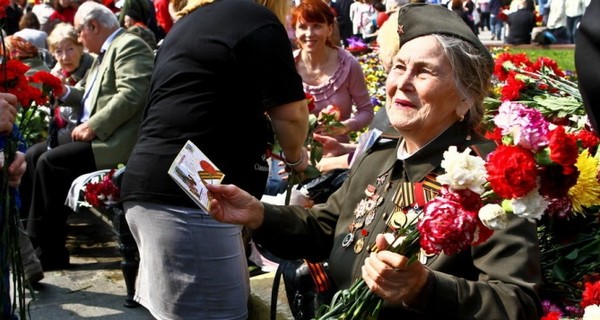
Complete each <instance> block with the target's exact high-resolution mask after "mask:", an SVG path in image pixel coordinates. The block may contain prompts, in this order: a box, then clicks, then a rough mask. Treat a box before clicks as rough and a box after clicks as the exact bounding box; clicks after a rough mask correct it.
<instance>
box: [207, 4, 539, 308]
mask: <svg viewBox="0 0 600 320" xmlns="http://www.w3.org/2000/svg"><path fill="white" fill-rule="evenodd" d="M398 35H399V39H400V50H399V51H398V53H397V54H396V55H395V56H394V58H393V60H392V67H391V70H390V73H389V76H388V79H387V84H386V92H387V103H386V111H387V114H388V117H389V120H390V123H391V124H392V126H393V127H394V128H395V129H396V130H397V131H398V132H399V133H400V136H401V138H400V139H399V140H398V141H397V142H396V141H391V142H389V143H385V142H383V141H381V142H379V143H376V144H374V145H373V146H372V147H371V149H369V150H367V151H366V152H365V153H364V154H362V155H361V156H360V157H359V158H358V159H356V161H355V162H354V163H353V165H352V167H351V171H350V176H349V178H348V179H347V180H346V181H345V183H344V184H343V185H342V187H341V188H340V189H339V190H338V191H337V192H336V193H334V194H333V195H332V196H331V197H330V198H329V199H328V201H327V202H326V203H324V204H321V205H316V206H314V207H313V208H311V209H305V208H302V207H298V206H276V205H270V204H265V203H261V202H259V201H258V200H256V199H255V198H253V197H251V196H250V195H248V194H247V193H245V192H243V191H242V190H241V189H239V188H237V187H236V186H233V185H211V186H208V187H209V189H210V191H211V192H212V193H213V196H214V199H213V200H212V209H211V214H212V215H213V216H214V217H215V219H217V220H219V221H222V222H227V223H236V224H243V225H245V226H247V227H248V228H250V229H251V230H253V239H254V240H255V241H256V242H257V243H259V244H261V245H262V246H263V247H265V248H266V249H267V250H269V251H270V252H272V253H274V254H276V255H279V256H281V257H284V258H288V259H289V258H306V259H309V260H313V261H319V260H323V259H328V260H329V267H330V270H329V271H330V278H331V279H332V281H333V282H334V284H335V285H336V286H337V288H338V289H346V288H349V287H350V286H351V285H352V284H353V283H354V281H355V280H356V279H358V278H361V277H362V278H363V279H364V280H365V283H366V284H367V286H368V287H369V288H370V290H371V291H372V292H373V293H375V294H376V295H378V296H379V297H381V298H382V299H383V300H384V305H383V308H382V311H381V312H380V313H379V317H378V318H379V319H415V318H418V319H421V318H426V319H443V318H448V319H458V318H461V319H539V316H540V313H541V311H540V310H541V307H540V302H539V298H538V296H537V293H536V289H537V287H538V286H539V285H540V282H541V271H540V262H539V254H538V243H537V236H536V226H535V224H534V223H532V222H530V221H528V220H526V219H522V218H518V217H514V216H512V217H511V218H510V221H509V224H508V226H507V228H505V229H503V230H498V231H496V232H495V233H494V234H493V235H492V236H491V237H490V238H489V239H488V240H486V241H485V242H484V243H482V244H480V245H478V246H473V247H472V248H470V249H469V250H465V251H462V252H460V253H458V254H454V255H445V254H443V253H442V254H439V255H436V256H430V257H427V256H421V257H420V259H419V261H420V263H419V262H414V263H410V264H408V261H409V259H408V257H406V256H402V255H400V254H397V253H393V252H391V251H387V250H385V248H386V247H387V242H386V240H385V237H384V236H383V234H384V233H386V232H388V231H389V229H390V227H391V226H390V223H391V221H393V219H390V217H391V216H393V215H394V214H396V213H398V212H402V211H405V210H407V209H408V208H412V207H413V206H414V205H415V204H417V205H419V206H422V203H420V202H419V201H418V200H419V198H421V199H424V200H429V199H431V198H432V197H433V196H432V194H435V193H436V191H438V189H436V187H435V186H431V185H432V183H423V184H420V182H423V181H424V180H426V179H429V177H430V176H431V175H435V174H442V173H443V172H444V171H443V169H442V168H441V166H440V163H441V161H442V158H443V153H444V151H446V150H447V149H448V148H449V146H456V147H457V148H458V149H459V150H461V149H465V148H467V147H471V149H477V150H479V151H480V154H482V155H483V156H485V154H487V153H489V152H491V151H492V150H493V149H494V144H493V143H492V142H490V141H487V140H485V139H484V138H483V137H482V136H481V135H479V134H478V133H477V131H476V128H477V126H478V124H479V122H480V120H481V119H482V116H483V107H482V101H483V98H484V97H485V96H486V94H487V92H488V89H489V85H490V78H491V74H492V70H493V59H492V57H491V55H490V53H489V52H488V50H487V49H486V47H485V46H484V45H483V44H482V43H481V42H480V41H479V39H478V38H477V36H475V35H474V34H473V32H472V31H471V29H470V28H469V27H468V26H467V25H466V24H465V23H464V22H462V20H461V19H460V18H459V17H458V16H457V15H456V14H454V13H453V12H451V11H449V10H447V9H445V8H443V7H441V6H435V5H428V4H409V5H406V6H404V7H402V8H401V9H400V11H399V14H398ZM417 185H421V186H422V188H420V189H419V188H416V186H417ZM419 193H420V194H421V196H419ZM369 195H377V196H378V198H382V199H383V201H381V203H379V202H378V205H377V206H375V208H374V209H372V212H371V211H370V212H369V214H372V215H373V216H372V217H371V218H372V219H369V220H368V221H365V222H364V223H358V222H359V221H358V218H359V217H358V215H359V214H358V213H360V212H359V211H360V210H359V208H360V207H359V204H360V203H361V201H362V200H365V199H367V197H369ZM413 199H416V201H415V200H413ZM421 202H422V201H421ZM374 248H377V249H379V250H373V249H374Z"/></svg>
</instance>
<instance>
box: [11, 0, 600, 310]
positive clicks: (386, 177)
mask: <svg viewBox="0 0 600 320" xmlns="http://www.w3.org/2000/svg"><path fill="white" fill-rule="evenodd" d="M21 1H22V0H13V1H12V2H11V6H10V7H8V8H9V9H10V10H9V9H8V8H7V16H6V18H4V19H5V24H4V26H5V28H4V30H3V32H5V33H6V34H7V37H6V38H5V43H6V49H7V52H6V53H3V54H5V55H6V56H7V57H9V58H11V59H19V60H21V61H23V62H24V63H26V64H27V65H29V66H30V67H31V70H32V71H33V70H46V71H49V72H52V73H53V74H54V75H55V76H57V77H58V78H59V79H60V80H61V81H62V84H63V87H64V92H63V93H62V94H61V95H60V96H57V97H56V103H55V104H54V105H52V106H51V108H50V120H49V121H50V123H51V125H50V129H51V131H50V132H49V137H50V138H49V140H48V141H40V142H39V143H37V144H35V145H32V146H28V150H27V151H26V152H25V153H24V154H20V155H19V156H18V157H17V159H16V160H15V162H14V163H13V164H11V165H10V169H9V173H10V174H11V182H12V185H13V186H15V187H16V186H18V187H19V188H20V191H21V196H22V206H21V211H20V214H21V218H22V221H23V225H24V226H23V229H24V230H25V232H24V233H23V235H26V236H22V237H21V238H20V242H21V248H22V252H21V254H22V256H23V262H24V264H25V266H26V268H25V273H26V279H27V281H29V282H30V283H31V284H34V283H37V282H39V281H40V280H41V279H42V278H43V271H50V270H58V269H65V268H69V267H70V266H71V265H70V257H69V252H68V250H67V248H66V238H67V232H68V229H67V218H68V216H69V214H70V213H71V210H70V209H69V208H68V207H66V206H65V205H64V199H65V198H66V196H67V193H68V189H69V187H70V185H71V182H72V181H73V180H74V179H75V178H77V177H78V176H79V175H82V174H84V173H88V172H93V171H96V170H100V169H109V168H115V167H117V166H118V165H119V164H126V166H127V167H126V170H125V173H124V176H123V181H122V185H121V201H122V205H123V208H124V210H125V213H126V219H127V223H128V224H129V227H130V229H131V232H132V234H133V237H134V238H135V241H136V243H137V245H138V248H139V252H140V266H139V275H138V279H137V281H136V290H135V297H134V298H135V300H136V301H137V302H139V303H140V304H141V305H142V306H144V307H145V308H147V309H148V310H149V311H150V313H151V314H152V315H153V316H154V317H155V318H157V319H188V318H201V319H209V318H210V319H247V318H248V299H249V294H250V284H249V276H248V252H247V251H246V250H247V248H246V246H245V243H244V238H243V237H242V233H243V232H242V229H245V230H248V231H249V232H250V234H251V236H252V241H253V242H255V243H256V244H258V245H260V247H261V248H263V249H264V250H266V251H268V252H269V253H271V254H274V255H276V256H277V257H280V258H285V259H296V258H304V259H308V260H311V261H322V260H328V261H329V266H330V274H331V279H332V281H333V285H334V287H335V288H339V289H346V288H348V287H350V286H351V285H352V283H353V282H354V280H356V279H357V278H362V279H364V280H365V283H366V284H367V285H368V287H369V288H370V289H371V290H372V292H374V293H375V294H377V295H378V296H379V297H381V298H382V299H384V301H385V302H384V305H383V310H382V312H381V314H380V315H379V319H398V318H402V317H408V318H409V319H413V318H441V317H449V318H482V319H490V318H495V317H497V316H498V315H502V318H507V319H539V317H540V316H541V303H540V301H539V297H538V296H537V293H536V290H537V288H538V287H539V286H540V282H541V271H540V265H539V251H538V244H537V236H536V231H535V224H534V223H532V222H531V221H528V220H526V219H522V218H516V217H515V218H512V219H511V221H510V223H509V226H508V227H507V228H506V229H504V230H500V231H496V232H495V233H494V235H493V236H492V237H491V238H490V239H489V240H487V241H486V242H485V243H483V244H481V245H479V246H477V247H474V248H472V249H471V250H468V251H467V252H463V253H461V254H458V255H452V256H450V255H445V254H439V255H437V256H433V257H432V256H426V255H422V256H420V258H419V261H418V262H417V263H409V257H406V256H403V255H401V254H398V253H392V252H390V251H388V250H386V248H387V241H386V239H385V238H384V236H383V234H384V233H386V232H388V231H389V230H390V229H393V228H394V221H397V219H400V218H401V217H400V216H404V215H406V214H407V213H408V212H409V211H410V210H418V208H419V207H421V208H422V206H423V204H424V203H420V202H419V201H417V200H415V199H420V198H424V199H425V200H428V199H430V198H431V197H433V196H434V195H435V194H436V193H437V192H439V188H436V187H435V186H428V187H426V188H427V189H426V190H423V189H422V188H423V184H422V181H423V180H424V179H426V178H427V177H431V176H432V175H436V174H440V173H441V170H442V169H441V167H440V162H441V160H442V154H443V152H444V151H445V150H447V149H448V147H449V146H457V147H458V148H459V149H466V148H476V149H477V150H479V151H481V153H480V154H479V155H480V156H482V157H485V155H486V154H488V153H490V152H491V151H492V150H493V149H494V147H495V145H494V143H492V142H490V141H488V140H486V139H485V138H484V137H482V136H481V135H480V134H479V132H477V127H478V125H479V123H480V121H481V120H482V117H483V112H484V110H483V104H482V102H483V99H484V98H485V97H486V96H487V94H488V91H489V89H490V84H491V77H492V71H493V59H492V57H491V55H490V53H489V50H488V49H487V48H486V47H485V46H484V45H483V43H482V42H481V41H480V39H479V38H478V35H477V34H478V33H479V31H480V30H483V28H489V29H490V30H491V31H492V33H493V35H494V37H496V38H497V39H504V34H505V32H504V31H503V28H504V27H505V23H506V24H507V25H508V26H510V31H509V32H508V36H507V37H506V42H507V43H514V44H519V43H527V42H531V31H529V34H527V33H522V34H521V33H517V32H516V31H517V30H521V29H529V28H533V26H532V20H531V19H532V17H533V19H535V17H534V16H532V15H533V13H532V7H531V6H532V5H533V6H534V7H537V8H539V9H545V8H546V6H547V7H548V8H549V9H550V10H549V11H548V20H547V22H546V27H547V28H548V29H556V26H558V24H557V23H559V21H558V20H561V19H563V18H562V17H563V16H564V20H565V21H569V22H568V23H567V22H565V25H564V28H565V30H566V32H567V33H566V34H567V36H566V38H567V39H568V41H569V42H570V41H576V40H577V39H579V38H578V37H576V32H575V30H576V28H573V26H577V24H578V22H579V19H581V17H582V16H583V10H585V8H586V6H587V5H588V4H589V1H588V3H585V1H582V2H581V6H580V7H579V8H581V9H582V10H580V11H577V12H576V11H575V10H573V11H571V9H572V8H571V9H568V8H567V7H569V6H570V5H572V4H573V3H574V2H575V1H573V2H571V1H570V0H569V1H565V0H552V1H551V2H550V1H549V2H548V3H543V1H539V3H537V4H533V2H532V1H527V0H514V1H512V2H513V4H514V8H513V9H514V10H513V11H514V12H513V13H509V12H508V11H499V10H505V9H503V6H504V5H505V3H503V2H502V1H496V0H490V1H485V0H466V1H464V2H463V1H450V2H449V3H433V1H429V2H430V3H427V2H428V1H400V0H396V1H394V0H387V1H375V2H370V1H369V0H365V1H363V0H356V1H354V2H352V1H347V0H338V1H335V2H334V3H328V2H325V1H323V0H302V1H300V2H298V3H297V4H295V5H293V8H290V6H292V3H291V2H289V1H267V0H265V1H263V0H259V1H249V0H219V1H211V0H187V1H163V0H154V2H152V1H150V0H124V1H121V2H119V1H117V2H106V1H105V2H96V1H85V2H82V3H80V2H78V1H73V0H55V1H54V2H52V3H47V2H43V3H40V4H36V5H35V6H33V7H32V8H30V7H29V6H27V4H26V3H22V2H21ZM408 2H411V3H408ZM567 2H568V3H570V5H566V6H565V4H566V3H567ZM577 2H578V3H579V1H577ZM498 3H500V5H498ZM597 3H598V2H597V1H596V4H597ZM561 4H562V5H561ZM596 4H594V5H590V8H593V9H592V10H598V9H597V7H598V5H596ZM594 6H595V7H594ZM563 7H564V8H563ZM290 9H291V11H290ZM506 10H512V9H506ZM553 12H554V13H553ZM502 14H506V15H507V18H506V19H504V18H501V15H502ZM557 14H560V15H561V18H557V17H556V16H555V15H557ZM357 17H360V18H357ZM367 17H368V18H367ZM588 20H589V21H591V22H589V23H594V22H593V21H595V20H592V19H589V18H588ZM230 21H235V23H229V22H230ZM15 22H17V23H16V24H15ZM20 22H22V23H20ZM534 25H535V24H534ZM569 25H571V26H572V28H569ZM290 30H292V31H293V36H290V32H289V31H290ZM528 35H529V36H528ZM352 37H356V38H358V39H362V40H365V41H377V42H378V44H379V47H380V58H381V63H382V64H383V65H384V67H385V70H386V72H387V73H388V77H387V82H386V85H385V92H386V102H385V106H384V107H382V109H381V110H380V111H378V112H377V113H374V105H373V102H372V100H371V97H369V92H368V90H367V86H366V82H365V76H364V74H363V71H362V69H361V67H360V65H359V63H358V60H357V59H356V57H355V56H354V55H352V54H351V53H350V52H349V51H348V50H346V49H347V48H348V46H349V45H350V42H349V39H351V38H352ZM369 38H371V39H370V40H369ZM580 41H584V42H582V43H583V45H585V46H586V48H588V49H589V51H590V54H592V55H587V53H586V54H583V53H580V52H578V57H580V63H582V62H581V61H584V59H587V61H590V59H592V58H594V57H596V56H594V55H593V53H594V52H595V53H597V52H598V48H597V46H596V47H594V43H595V42H594V41H593V40H590V38H589V36H588V35H587V34H586V36H585V37H584V38H583V39H581V40H577V42H580ZM590 76H593V75H590ZM589 83H594V82H593V81H589ZM590 90H593V89H590ZM306 94H309V95H310V96H311V97H312V100H313V103H314V106H315V107H314V109H312V110H311V111H309V109H308V106H307V101H306V96H307V95H306ZM584 97H585V99H586V107H587V108H588V109H589V110H588V111H589V112H590V114H591V117H592V119H591V120H592V123H594V124H595V123H597V120H596V119H595V118H594V117H595V114H594V113H593V110H592V109H591V108H589V107H588V105H589V104H590V103H589V102H590V101H593V99H594V96H593V95H584ZM331 105H335V106H336V107H338V108H339V111H340V115H341V117H340V121H341V124H342V125H341V126H338V127H336V128H335V129H334V130H323V131H318V132H317V133H315V139H318V140H319V141H321V142H322V143H323V145H324V147H325V150H324V151H325V152H324V154H325V156H326V158H329V159H325V160H324V161H323V163H324V165H322V166H321V167H320V169H321V171H323V172H324V171H327V170H330V169H334V168H349V170H350V171H349V172H350V173H349V175H348V178H347V179H346V181H345V182H344V184H343V185H342V186H341V188H340V189H339V190H338V191H337V192H336V193H335V194H333V195H332V196H331V197H329V198H328V199H327V201H326V202H325V203H321V204H315V205H313V204H310V205H307V204H305V203H302V204H293V205H275V204H269V203H265V202H261V201H260V199H261V198H262V197H263V195H264V194H265V193H267V194H268V193H269V192H273V190H276V191H275V192H282V191H283V190H282V189H281V188H278V187H275V188H273V186H271V187H269V185H270V184H271V183H281V182H282V181H284V180H282V179H279V178H277V177H279V174H280V173H281V172H280V171H284V172H292V171H294V172H297V173H298V174H301V173H302V172H303V171H304V170H305V169H306V168H307V166H308V165H309V159H310V153H309V152H310V150H307V148H306V147H305V145H304V143H305V140H306V138H307V134H308V132H307V128H308V118H309V112H312V113H313V114H314V115H316V116H318V115H319V113H320V112H321V111H323V110H324V109H326V108H327V107H329V106H331ZM17 108H18V107H17V101H16V99H15V98H14V96H13V95H11V94H6V93H0V132H1V133H2V134H4V135H5V134H7V133H8V132H10V131H11V130H12V128H13V127H14V121H15V115H16V113H17ZM367 128H368V129H371V131H369V132H379V133H377V135H376V136H375V138H374V139H373V140H374V141H370V142H369V144H368V145H367V146H364V145H361V144H358V145H357V144H353V143H351V141H350V138H349V137H350V136H349V134H351V133H353V132H360V131H364V130H367ZM52 129H53V130H54V131H52ZM227 131H230V133H227ZM240 132H241V133H243V135H239V133H240ZM187 141H192V142H193V143H194V144H196V145H197V146H198V147H199V148H200V149H201V150H202V151H203V152H204V153H205V154H206V155H207V156H208V157H209V158H210V159H211V161H212V162H213V163H215V164H216V166H217V167H218V168H219V169H220V170H221V171H222V172H223V173H224V174H225V178H224V180H223V183H222V184H221V185H207V188H208V189H209V190H210V191H211V193H212V196H213V199H212V201H211V208H210V210H209V212H205V211H203V210H201V209H200V208H198V207H197V206H196V205H195V203H194V202H193V201H192V200H191V199H190V198H188V196H187V195H186V194H185V193H184V192H183V191H182V190H181V189H180V188H179V186H177V184H176V183H175V182H174V181H173V180H172V179H171V178H170V177H169V175H168V173H167V171H168V168H169V166H170V165H171V163H172V161H173V159H174V158H175V156H176V155H177V154H178V153H179V150H180V149H181V148H182V147H183V146H184V145H185V144H186V142H187ZM242 141H243V142H242ZM275 142H276V143H277V144H278V145H279V146H280V148H281V154H280V156H281V160H280V161H271V160H270V159H269V157H270V152H271V148H272V146H273V145H274V144H275ZM361 147H362V149H361ZM357 150H362V151H360V152H359V151H357ZM348 154H350V156H348ZM334 158H335V159H341V160H339V161H338V160H335V161H334ZM325 164H327V165H325ZM280 169H284V170H280ZM275 178H277V179H275ZM419 186H420V187H419ZM405 193H407V194H411V195H412V196H405ZM365 202H369V203H371V204H372V206H370V207H369V209H366V208H365V206H364V203H365ZM363 216H371V218H370V219H369V220H367V221H369V222H366V221H365V220H364V218H363ZM507 252H510V257H508V256H507ZM224 274H226V275H227V276H226V277H223V275H224ZM3 275H7V273H3ZM216 293H218V294H216ZM6 299H8V297H3V301H2V303H3V304H4V305H7V304H6ZM8 309H10V308H8ZM3 310H4V312H6V308H5V309H3ZM3 316H5V315H3ZM3 319H4V317H3Z"/></svg>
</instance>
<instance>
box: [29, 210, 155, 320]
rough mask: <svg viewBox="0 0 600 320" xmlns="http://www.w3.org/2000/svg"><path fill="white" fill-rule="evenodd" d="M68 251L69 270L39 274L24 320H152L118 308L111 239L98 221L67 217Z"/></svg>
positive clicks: (121, 295) (120, 284)
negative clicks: (40, 276)
mask: <svg viewBox="0 0 600 320" xmlns="http://www.w3.org/2000/svg"><path fill="white" fill-rule="evenodd" d="M68 247H69V250H70V251H71V263H72V264H73V266H74V267H73V268H72V269H69V270H62V271H50V272H45V273H44V279H43V280H42V281H41V282H40V285H39V286H38V287H37V288H36V290H35V292H34V295H35V299H33V300H31V299H30V300H31V303H30V317H29V318H30V319H32V320H45V319H48V320H59V319H60V320H68V319H107V320H119V319H123V320H125V319H127V320H142V319H144V320H145V319H153V317H152V316H151V315H150V314H149V313H148V312H147V311H146V310H145V309H144V308H142V307H138V308H133V309H130V308H125V307H124V306H123V302H124V301H125V292H126V290H125V282H124V281H123V275H122V273H121V270H120V262H121V257H120V254H119V252H118V251H117V242H116V236H115V234H113V232H112V231H111V229H110V228H109V227H108V225H106V224H105V223H104V222H103V221H101V220H100V218H98V217H96V216H94V215H93V214H92V213H90V212H87V211H86V212H82V213H78V214H74V215H72V216H71V217H70V218H69V239H68ZM28 298H31V295H30V294H28Z"/></svg>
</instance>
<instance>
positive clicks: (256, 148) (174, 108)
mask: <svg viewBox="0 0 600 320" xmlns="http://www.w3.org/2000/svg"><path fill="white" fill-rule="evenodd" d="M302 99H304V91H303V88H302V79H301V78H300V76H299V75H298V73H297V72H296V68H295V64H294V60H293V57H292V49H291V45H290V41H289V39H288V37H287V33H286V31H285V28H284V27H283V25H282V24H281V23H280V22H279V20H278V19H277V18H276V16H275V15H274V14H273V13H272V12H271V11H269V10H268V9H267V8H265V7H263V6H261V5H259V4H257V3H256V2H254V1H252V0H217V1H215V2H214V3H211V4H207V5H204V6H202V7H200V8H198V9H196V10H195V11H193V12H192V13H190V14H189V15H187V16H185V17H183V18H181V19H180V20H179V21H178V22H177V23H176V24H175V25H174V26H173V28H172V29H171V31H170V32H169V33H168V35H167V37H166V38H165V39H164V42H163V44H162V45H161V47H160V49H159V50H158V53H157V57H156V61H155V69H154V73H153V75H152V82H151V88H150V94H149V96H148V100H147V103H146V108H145V111H144V120H143V122H142V126H141V128H140V133H139V135H140V136H139V138H138V141H137V143H136V146H135V147H134V149H133V152H132V154H131V157H130V159H129V161H128V163H127V169H126V172H125V175H124V177H123V184H122V188H121V198H122V200H124V201H127V200H137V201H152V202H160V203H166V204H173V205H184V206H188V207H195V206H196V205H195V204H194V203H193V202H192V201H191V200H190V199H189V198H188V197H187V196H186V195H185V193H184V192H183V191H182V190H181V189H180V188H179V187H178V186H177V185H176V184H175V183H174V182H173V181H172V179H171V178H170V177H169V176H168V174H167V170H168V168H169V166H170V164H171V162H172V161H173V159H174V158H175V156H176V155H177V153H178V152H179V150H180V149H181V148H182V147H183V145H184V144H185V143H186V141H187V140H191V141H192V142H194V143H195V144H196V145H197V146H198V147H199V148H200V149H201V150H202V151H203V152H204V153H205V154H206V155H207V156H208V157H209V158H210V159H211V160H212V161H213V162H214V163H215V164H216V165H217V166H218V167H219V169H221V171H223V173H224V174H225V179H224V181H223V183H232V184H236V185H238V186H239V187H240V188H242V189H244V190H246V191H248V192H249V193H251V194H253V195H254V196H256V197H260V196H261V195H262V193H263V191H264V188H265V184H266V178H267V175H268V165H267V162H266V156H265V150H266V148H267V141H268V140H269V139H272V137H273V134H272V132H271V130H270V126H269V125H268V120H267V118H266V117H265V111H267V110H268V109H270V108H273V107H276V106H279V105H282V104H285V103H290V102H294V101H299V100H302Z"/></svg>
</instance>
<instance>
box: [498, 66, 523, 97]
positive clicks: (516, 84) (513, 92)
mask: <svg viewBox="0 0 600 320" xmlns="http://www.w3.org/2000/svg"><path fill="white" fill-rule="evenodd" d="M515 76H516V74H515V73H514V72H513V71H511V72H510V73H509V75H508V78H507V79H506V84H505V85H504V86H503V87H502V91H501V95H502V97H501V99H502V100H503V101H504V100H510V101H514V100H519V97H520V96H521V90H523V89H525V82H523V81H521V80H519V79H517V78H516V77H515Z"/></svg>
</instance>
